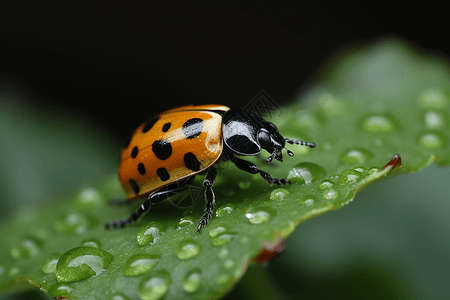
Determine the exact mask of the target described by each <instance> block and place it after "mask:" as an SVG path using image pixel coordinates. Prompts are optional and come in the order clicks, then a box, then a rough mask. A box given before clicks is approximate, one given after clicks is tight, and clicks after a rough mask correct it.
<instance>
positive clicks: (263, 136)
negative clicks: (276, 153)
mask: <svg viewBox="0 0 450 300" xmlns="http://www.w3.org/2000/svg"><path fill="white" fill-rule="evenodd" d="M258 141H259V143H260V145H261V147H263V148H265V147H267V146H268V145H270V136H269V134H268V133H267V132H265V131H260V132H259V133H258Z"/></svg>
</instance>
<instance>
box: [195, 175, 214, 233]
mask: <svg viewBox="0 0 450 300" xmlns="http://www.w3.org/2000/svg"><path fill="white" fill-rule="evenodd" d="M216 177H217V169H216V168H215V167H214V166H213V167H210V168H209V169H208V173H207V174H206V177H205V179H204V180H203V187H204V188H205V198H206V207H205V213H204V214H203V216H202V218H201V219H200V222H199V223H198V227H197V232H198V233H199V232H200V230H201V229H202V227H203V226H205V225H206V224H207V223H208V221H209V219H211V217H212V215H213V210H214V202H215V196H214V191H213V189H212V186H213V184H214V181H216Z"/></svg>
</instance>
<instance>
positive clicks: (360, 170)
mask: <svg viewBox="0 0 450 300" xmlns="http://www.w3.org/2000/svg"><path fill="white" fill-rule="evenodd" d="M353 170H355V171H356V172H358V173H364V172H365V171H366V168H364V167H356V168H354V169H353Z"/></svg>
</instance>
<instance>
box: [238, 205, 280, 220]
mask: <svg viewBox="0 0 450 300" xmlns="http://www.w3.org/2000/svg"><path fill="white" fill-rule="evenodd" d="M275 213H276V212H275V210H274V209H272V208H270V207H258V208H250V209H248V210H247V213H246V214H245V217H246V218H247V219H248V221H249V222H250V223H252V224H262V223H265V222H267V221H269V220H270V219H271V218H272V216H274V215H275Z"/></svg>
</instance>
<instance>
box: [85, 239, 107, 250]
mask: <svg viewBox="0 0 450 300" xmlns="http://www.w3.org/2000/svg"><path fill="white" fill-rule="evenodd" d="M80 246H85V247H94V248H100V247H101V246H102V244H101V243H100V241H99V240H97V239H85V240H83V241H82V242H81V243H80Z"/></svg>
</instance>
